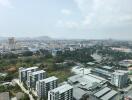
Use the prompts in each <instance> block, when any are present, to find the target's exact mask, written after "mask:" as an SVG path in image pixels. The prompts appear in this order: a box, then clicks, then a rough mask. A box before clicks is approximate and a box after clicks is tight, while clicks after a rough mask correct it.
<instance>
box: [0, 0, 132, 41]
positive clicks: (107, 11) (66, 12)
mask: <svg viewBox="0 0 132 100" xmlns="http://www.w3.org/2000/svg"><path fill="white" fill-rule="evenodd" d="M131 4H132V0H0V37H1V36H8V37H9V36H15V37H36V36H50V37H53V38H64V39H65V38H68V39H72V38H74V39H109V38H112V39H125V40H132V6H131Z"/></svg>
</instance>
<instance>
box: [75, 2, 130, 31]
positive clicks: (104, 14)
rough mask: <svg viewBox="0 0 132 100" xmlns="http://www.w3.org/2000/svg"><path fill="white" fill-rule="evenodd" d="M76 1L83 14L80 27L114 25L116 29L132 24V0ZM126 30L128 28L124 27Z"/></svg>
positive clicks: (108, 26)
mask: <svg viewBox="0 0 132 100" xmlns="http://www.w3.org/2000/svg"><path fill="white" fill-rule="evenodd" d="M74 2H75V3H76V4H77V6H78V8H79V9H80V11H81V12H82V15H83V18H82V21H81V24H80V27H86V28H87V27H89V28H91V29H95V30H96V29H99V28H100V29H102V30H103V29H104V28H107V29H109V28H110V29H111V27H114V30H116V29H119V28H120V27H122V26H127V25H129V24H132V6H131V4H132V0H74ZM79 23H80V22H79ZM124 30H127V28H126V27H124ZM108 31H110V30H108ZM131 31H132V30H131Z"/></svg>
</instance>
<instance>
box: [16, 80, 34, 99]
mask: <svg viewBox="0 0 132 100" xmlns="http://www.w3.org/2000/svg"><path fill="white" fill-rule="evenodd" d="M13 82H15V83H16V84H18V85H19V86H20V88H21V89H22V91H23V92H24V93H26V94H28V95H29V98H30V100H34V98H33V96H32V95H31V94H29V90H26V89H25V87H24V86H23V85H22V84H21V83H20V82H19V79H14V80H13Z"/></svg>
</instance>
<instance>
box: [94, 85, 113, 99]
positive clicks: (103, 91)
mask: <svg viewBox="0 0 132 100" xmlns="http://www.w3.org/2000/svg"><path fill="white" fill-rule="evenodd" d="M110 90H111V89H110V88H108V87H105V88H104V89H102V90H100V91H99V92H97V93H95V94H94V95H95V96H96V97H98V98H99V97H101V96H102V95H104V94H105V93H107V92H109V91H110Z"/></svg>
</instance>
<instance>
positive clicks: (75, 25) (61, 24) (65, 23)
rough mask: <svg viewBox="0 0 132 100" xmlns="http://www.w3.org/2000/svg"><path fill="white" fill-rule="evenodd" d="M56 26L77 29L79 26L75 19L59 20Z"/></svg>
mask: <svg viewBox="0 0 132 100" xmlns="http://www.w3.org/2000/svg"><path fill="white" fill-rule="evenodd" d="M56 26H57V27H63V28H67V29H77V28H78V27H79V25H78V23H77V22H75V21H64V20H58V22H57V24H56Z"/></svg>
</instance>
